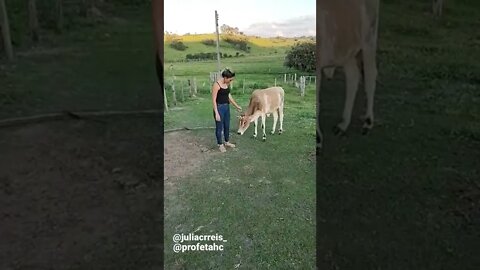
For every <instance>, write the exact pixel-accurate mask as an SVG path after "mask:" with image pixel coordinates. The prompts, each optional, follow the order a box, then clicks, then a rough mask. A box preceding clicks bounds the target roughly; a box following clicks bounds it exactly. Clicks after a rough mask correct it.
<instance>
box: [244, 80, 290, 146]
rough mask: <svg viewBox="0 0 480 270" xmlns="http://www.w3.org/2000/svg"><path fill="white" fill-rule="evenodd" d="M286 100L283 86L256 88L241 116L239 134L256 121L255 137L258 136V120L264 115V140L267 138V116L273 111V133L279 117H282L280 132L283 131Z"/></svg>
mask: <svg viewBox="0 0 480 270" xmlns="http://www.w3.org/2000/svg"><path fill="white" fill-rule="evenodd" d="M284 100H285V91H283V88H281V87H270V88H266V89H260V90H255V91H253V92H252V96H251V97H250V103H249V104H248V108H247V110H246V111H245V113H244V114H242V115H241V116H240V117H239V118H240V119H239V124H238V132H237V133H238V134H240V135H243V133H244V132H245V131H246V130H247V128H248V127H249V126H250V123H251V122H254V123H255V125H254V126H255V131H254V133H253V137H255V138H256V137H257V121H258V117H262V130H263V140H264V141H265V140H266V139H267V134H266V133H265V118H266V117H267V116H269V115H270V114H271V113H272V114H273V128H272V132H271V133H272V134H275V127H276V126H277V119H278V118H280V129H279V130H278V134H282V132H283V105H284Z"/></svg>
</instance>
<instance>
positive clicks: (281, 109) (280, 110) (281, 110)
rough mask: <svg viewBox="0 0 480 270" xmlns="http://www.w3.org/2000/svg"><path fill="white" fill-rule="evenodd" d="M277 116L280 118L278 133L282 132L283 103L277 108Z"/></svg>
mask: <svg viewBox="0 0 480 270" xmlns="http://www.w3.org/2000/svg"><path fill="white" fill-rule="evenodd" d="M278 116H279V118H280V128H279V129H278V134H282V133H283V105H282V106H280V108H278Z"/></svg>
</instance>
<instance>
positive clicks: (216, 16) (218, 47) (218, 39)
mask: <svg viewBox="0 0 480 270" xmlns="http://www.w3.org/2000/svg"><path fill="white" fill-rule="evenodd" d="M215 29H216V31H217V70H218V71H219V72H220V45H219V44H220V37H219V34H218V13H217V11H216V10H215Z"/></svg>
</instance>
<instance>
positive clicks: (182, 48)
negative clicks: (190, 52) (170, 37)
mask: <svg viewBox="0 0 480 270" xmlns="http://www.w3.org/2000/svg"><path fill="white" fill-rule="evenodd" d="M170 47H172V48H174V49H175V50H179V51H185V50H186V49H187V46H185V44H183V42H181V41H180V40H174V41H172V43H170Z"/></svg>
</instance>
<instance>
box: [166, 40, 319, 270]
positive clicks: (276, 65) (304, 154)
mask: <svg viewBox="0 0 480 270" xmlns="http://www.w3.org/2000/svg"><path fill="white" fill-rule="evenodd" d="M187 44H190V45H187V46H189V49H190V48H195V45H194V44H191V43H187ZM285 44H288V43H285ZM292 44H293V43H292ZM287 48H288V47H283V48H282V47H281V49H278V50H277V53H276V54H275V53H272V54H269V52H273V51H274V49H273V50H272V49H270V48H264V50H263V51H264V53H263V54H261V53H252V55H247V56H245V57H241V58H229V59H228V60H222V66H228V67H231V68H232V69H233V70H234V71H235V72H236V74H237V75H236V76H235V82H234V85H233V90H232V95H233V97H234V98H235V99H236V100H237V102H238V103H239V104H240V105H241V106H242V107H243V108H244V109H245V108H246V107H247V105H248V101H249V98H250V93H251V92H252V91H253V90H254V89H258V88H264V87H269V86H273V85H274V83H275V78H276V79H277V85H280V86H283V87H284V89H285V93H286V94H285V120H284V130H285V132H284V133H283V134H282V135H277V134H275V135H270V134H269V133H268V132H269V131H270V130H271V125H272V118H271V117H270V118H268V119H267V124H266V126H267V133H268V135H267V141H266V142H262V141H261V139H257V140H255V139H253V138H252V137H251V135H252V134H253V130H252V128H250V129H249V130H247V132H246V134H245V135H244V136H239V135H236V133H235V131H236V128H237V127H238V126H237V121H236V117H235V116H236V115H238V113H236V112H235V111H234V110H233V109H232V121H231V133H233V135H231V137H232V138H231V141H232V142H234V143H236V144H237V148H236V151H228V152H227V153H226V154H225V155H222V156H218V154H216V152H217V151H218V150H217V147H216V141H215V135H214V130H213V129H206V130H196V131H192V132H190V133H189V136H191V137H193V138H195V140H196V141H197V142H199V143H201V144H202V145H204V146H206V147H207V148H209V149H211V150H210V151H209V152H207V153H205V156H206V157H207V161H206V162H205V163H204V164H202V166H201V167H200V168H199V169H197V170H196V171H195V173H193V174H191V175H188V176H185V177H182V178H178V177H177V178H175V179H168V180H167V181H166V193H165V194H166V196H165V203H166V204H165V251H166V253H165V254H166V255H165V256H166V264H165V265H166V266H165V267H166V269H183V268H185V267H186V268H195V269H226V268H234V267H237V268H239V269H262V268H263V269H280V268H285V267H287V268H291V269H312V268H313V267H314V265H315V240H314V239H315V214H314V211H315V181H314V179H315V174H314V171H315V170H314V168H315V167H314V158H313V159H312V153H313V151H314V139H315V104H314V101H315V84H314V83H313V81H312V83H311V84H309V85H307V86H306V95H305V96H304V97H301V96H300V93H299V89H298V88H296V87H295V86H293V85H292V84H291V83H284V82H283V79H284V74H285V73H292V72H295V71H292V70H288V69H286V68H285V67H283V56H284V54H283V53H281V54H279V53H278V51H282V52H284V51H285V50H286V49H287ZM265 52H266V53H265ZM184 53H189V52H184ZM166 59H169V55H168V51H167V50H166ZM170 65H171V66H170ZM216 65H217V62H216V61H204V62H190V63H180V62H174V63H169V62H166V63H165V80H166V83H165V84H166V85H167V89H169V91H168V94H167V98H168V99H169V100H171V91H170V88H169V87H170V85H171V84H172V79H173V76H175V84H176V89H177V98H178V93H179V91H178V89H179V85H180V83H181V82H182V81H185V80H186V79H191V78H193V77H196V78H197V85H198V86H199V87H198V88H199V89H198V90H199V95H198V96H197V97H195V98H188V99H186V101H185V102H181V103H179V104H177V106H171V107H170V109H171V110H170V111H169V112H168V113H166V114H165V129H167V130H168V129H173V128H179V127H212V126H214V121H213V118H212V102H211V95H210V88H211V82H210V81H209V72H211V71H214V70H215V69H216ZM297 73H298V76H300V74H301V73H299V72H298V71H297ZM304 75H308V74H304ZM244 81H245V88H244V87H243V84H244ZM185 89H186V84H185ZM277 129H278V126H277ZM260 132H261V129H260ZM165 143H166V145H168V144H174V143H182V142H175V140H168V139H167V140H166V142H165ZM168 155H169V153H166V156H167V157H168ZM189 157H190V156H188V155H187V156H185V159H188V158H189ZM182 164H184V162H181V163H179V164H178V165H177V166H178V167H180V168H181V167H182ZM170 189H172V190H174V191H173V192H169V191H168V190H170ZM197 228H201V229H200V231H198V232H197V234H201V233H219V234H222V235H223V236H224V238H225V239H227V240H228V243H227V244H226V245H225V251H224V252H212V253H207V254H205V253H201V252H187V253H179V254H176V253H174V252H173V251H172V247H173V244H174V243H173V241H172V236H173V235H174V234H175V233H185V234H188V233H190V232H193V231H195V230H196V229H197Z"/></svg>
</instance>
